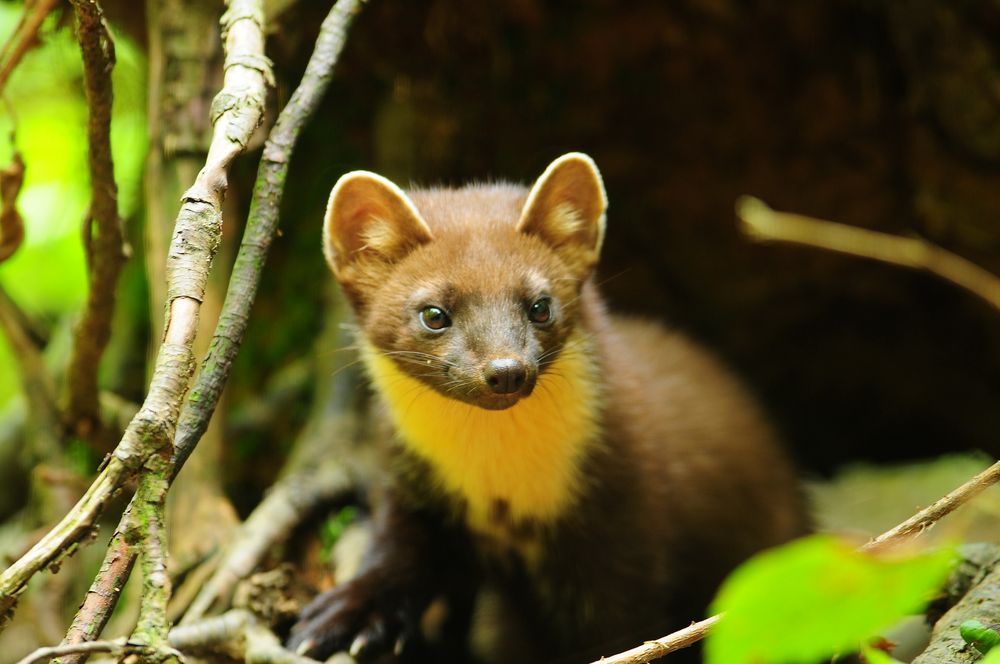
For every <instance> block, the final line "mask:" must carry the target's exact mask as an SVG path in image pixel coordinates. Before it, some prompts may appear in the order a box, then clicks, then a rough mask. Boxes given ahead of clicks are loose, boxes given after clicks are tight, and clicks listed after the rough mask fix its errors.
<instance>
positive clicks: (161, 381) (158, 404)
mask: <svg viewBox="0 0 1000 664" xmlns="http://www.w3.org/2000/svg"><path fill="white" fill-rule="evenodd" d="M262 16H263V8H262V0H231V1H230V4H229V10H228V11H227V12H226V14H225V15H224V16H223V21H222V23H223V29H224V31H225V33H226V40H225V41H226V53H227V55H226V65H225V67H226V74H225V85H224V87H223V89H222V91H221V92H220V93H219V95H218V96H217V97H216V100H215V103H214V104H213V113H212V116H213V121H214V131H213V136H212V145H211V147H210V148H209V154H208V158H207V160H206V164H205V168H204V169H202V171H201V172H200V173H199V175H198V178H197V179H196V181H195V183H194V185H193V186H192V187H191V188H190V189H189V190H188V191H187V192H186V194H185V196H184V198H183V202H182V205H181V210H180V213H179V214H178V216H177V223H176V225H175V231H174V237H173V240H172V241H171V247H170V251H169V253H168V257H167V278H168V301H167V311H168V315H167V321H166V326H165V330H164V333H163V343H162V344H161V346H160V349H159V353H158V357H157V360H156V364H155V367H154V370H153V378H152V381H151V384H150V388H149V393H148V395H147V397H146V400H145V402H144V403H143V405H142V407H141V408H140V410H139V412H138V413H137V414H136V416H135V418H133V419H132V422H131V423H130V424H129V426H128V428H127V429H126V431H125V434H124V436H123V437H122V440H121V442H120V443H119V444H118V447H117V448H116V450H115V451H114V453H113V454H112V455H111V456H110V457H109V458H108V460H107V463H106V465H105V466H104V468H103V469H102V471H101V472H100V474H99V475H98V477H97V479H96V480H95V481H94V483H93V484H92V485H91V487H90V489H89V490H88V491H87V493H86V494H85V495H84V496H83V498H81V499H80V501H79V502H78V503H77V504H76V506H74V508H73V509H72V510H71V511H70V513H69V514H67V515H66V517H64V518H63V520H62V521H61V522H60V523H59V524H58V525H56V526H55V527H54V528H53V529H52V530H51V531H50V532H49V533H48V534H46V535H45V536H44V537H43V538H42V539H41V540H40V541H39V542H38V543H37V544H36V545H35V546H34V547H32V549H31V550H30V551H28V553H26V554H25V555H24V556H22V558H21V559H20V560H18V561H17V562H15V563H14V564H13V565H11V566H10V567H9V568H8V569H7V570H5V571H4V572H3V573H0V623H2V621H3V620H4V618H5V617H6V616H7V615H9V612H10V610H11V609H12V608H13V606H14V604H15V602H16V597H17V595H18V594H19V593H20V592H21V591H22V590H23V589H24V586H25V584H26V583H27V581H28V580H29V579H30V578H31V577H32V576H33V575H34V574H36V573H37V572H38V571H39V570H41V569H43V568H44V567H46V566H47V565H50V564H52V563H53V562H55V561H57V560H58V559H59V558H60V557H61V556H63V555H65V552H66V551H67V549H68V548H69V547H70V546H71V545H72V544H73V543H75V542H80V541H81V540H82V539H83V538H84V536H85V535H87V534H88V533H89V532H91V530H92V529H93V527H94V524H95V523H96V521H97V518H98V517H99V516H100V514H101V513H102V512H103V510H104V508H105V506H106V505H107V503H108V501H109V500H110V499H111V497H112V496H113V495H114V494H115V493H117V492H118V491H120V490H121V489H122V487H123V486H124V484H125V482H126V481H127V480H128V479H129V478H131V477H133V476H134V475H135V474H136V473H137V472H139V470H140V469H141V468H142V467H143V465H144V464H145V463H146V461H147V459H149V457H150V456H151V455H152V454H154V453H156V452H157V451H159V450H163V449H166V448H169V447H170V445H171V442H172V438H173V433H174V428H175V426H176V423H177V418H178V415H179V411H180V405H181V401H182V399H183V398H184V395H185V394H186V392H187V387H188V382H189V381H190V378H191V375H192V373H193V371H194V358H193V357H192V351H191V345H192V343H193V341H194V336H195V333H196V331H197V329H198V313H199V308H200V306H201V300H202V297H203V294H204V291H205V284H206V281H207V278H208V270H209V268H210V266H211V263H212V258H213V256H214V254H215V250H216V248H217V247H218V245H219V241H220V235H221V230H222V228H221V226H222V207H221V206H222V199H223V197H224V196H225V192H226V189H227V184H228V181H227V170H228V168H229V165H230V164H231V163H232V161H233V159H234V158H235V157H236V155H238V154H239V153H240V152H241V151H242V149H243V147H244V146H245V145H246V144H247V142H248V141H249V140H250V134H251V133H252V132H253V130H254V129H255V128H256V127H257V124H258V123H259V122H260V119H261V117H262V115H263V106H264V97H265V91H266V85H267V82H268V81H270V80H271V73H270V63H269V62H268V61H267V59H266V58H265V57H264V55H263V49H264V31H263V25H262V20H263V19H262Z"/></svg>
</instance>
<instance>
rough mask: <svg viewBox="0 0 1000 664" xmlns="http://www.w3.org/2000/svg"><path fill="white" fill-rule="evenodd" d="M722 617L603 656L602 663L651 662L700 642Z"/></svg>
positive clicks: (718, 616) (703, 621) (634, 663)
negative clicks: (621, 651) (615, 653)
mask: <svg viewBox="0 0 1000 664" xmlns="http://www.w3.org/2000/svg"><path fill="white" fill-rule="evenodd" d="M721 617H722V616H721V615H716V616H711V617H710V618H705V619H704V620H702V621H700V622H696V623H692V624H690V625H688V626H687V627H685V628H684V629H679V630H677V631H676V632H674V633H672V634H668V635H666V636H664V637H663V638H660V639H656V640H655V641H646V642H645V643H643V644H642V645H641V646H637V647H635V648H632V649H631V650H626V651H625V652H623V653H618V654H617V655H612V656H611V657H602V658H601V659H600V662H601V664H643V663H644V662H651V661H653V660H654V659H659V658H660V657H663V656H664V655H666V654H669V653H672V652H674V651H675V650H681V649H682V648H687V647H688V646H691V645H694V644H695V643H698V642H699V641H701V640H702V639H703V638H705V635H706V634H708V631H709V630H710V629H712V628H713V627H715V624H716V623H717V622H719V618H721ZM595 664H596V663H595Z"/></svg>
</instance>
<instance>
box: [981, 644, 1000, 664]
mask: <svg viewBox="0 0 1000 664" xmlns="http://www.w3.org/2000/svg"><path fill="white" fill-rule="evenodd" d="M976 664H1000V648H993V649H992V650H990V652H989V653H988V654H987V655H986V656H985V657H983V658H982V659H981V660H979V661H978V662H976Z"/></svg>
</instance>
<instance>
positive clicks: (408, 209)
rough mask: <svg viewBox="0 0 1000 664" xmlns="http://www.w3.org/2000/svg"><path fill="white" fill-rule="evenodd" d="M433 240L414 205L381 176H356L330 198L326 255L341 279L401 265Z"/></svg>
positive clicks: (364, 173) (357, 173)
mask: <svg viewBox="0 0 1000 664" xmlns="http://www.w3.org/2000/svg"><path fill="white" fill-rule="evenodd" d="M432 238H433V236H432V235H431V229H430V228H428V226H427V222H425V221H424V220H423V218H422V217H421V216H420V213H419V212H418V211H417V208H416V207H415V206H414V205H413V202H412V201H410V199H409V198H408V197H407V195H406V194H404V193H403V190H402V189H400V188H399V187H397V186H396V185H395V184H393V183H392V182H390V181H389V180H387V179H385V178H384V177H382V176H381V175H377V174H375V173H369V172H368V171H353V172H351V173H348V174H346V175H344V176H343V177H341V178H340V179H339V180H337V184H336V185H334V187H333V191H332V192H330V203H329V204H328V205H327V208H326V223H325V224H324V225H323V253H324V254H326V260H327V262H328V263H329V264H330V267H331V268H333V271H334V273H335V274H336V275H337V276H338V277H340V278H341V279H349V278H350V276H351V273H352V272H353V271H354V269H355V268H356V267H358V266H360V265H363V264H364V263H367V262H370V261H377V262H382V263H393V262H395V261H398V260H399V259H401V258H403V257H404V256H406V255H407V254H408V253H410V252H411V251H413V250H414V249H416V248H417V247H418V246H420V245H421V244H424V243H425V242H430V241H431V239H432Z"/></svg>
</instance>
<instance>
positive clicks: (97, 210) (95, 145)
mask: <svg viewBox="0 0 1000 664" xmlns="http://www.w3.org/2000/svg"><path fill="white" fill-rule="evenodd" d="M73 9H74V10H75V12H76V18H77V39H78V41H79V42H80V51H81V53H82V54H83V78H84V83H85V88H86V93H87V108H88V110H89V120H88V122H87V138H88V142H89V148H88V152H87V161H88V165H89V168H90V209H89V210H88V212H87V216H86V218H85V219H84V222H83V223H84V233H83V237H84V249H85V250H86V256H87V277H88V282H89V292H88V294H87V304H86V307H85V308H84V311H83V316H82V317H81V318H80V322H79V324H78V325H77V327H76V330H75V332H74V339H73V352H72V353H71V355H70V363H69V370H68V372H67V383H68V389H69V398H68V401H67V406H66V413H65V422H66V425H67V428H68V429H69V430H71V431H73V432H74V433H76V434H77V435H78V436H80V437H82V438H91V437H92V436H93V434H95V433H96V432H97V431H98V430H100V428H101V420H100V417H101V409H100V404H99V402H98V394H99V392H98V387H97V370H98V367H99V366H100V363H101V356H102V355H103V354H104V349H105V348H106V347H107V345H108V341H109V340H110V339H111V317H112V316H113V314H114V310H115V299H116V296H117V293H116V291H117V285H118V275H119V274H121V270H122V266H123V265H124V264H125V259H126V247H125V237H124V231H123V229H122V220H121V218H120V217H119V216H118V187H117V186H116V185H115V173H114V164H113V163H112V160H111V103H112V99H113V93H112V89H111V70H112V69H113V68H114V66H115V44H114V41H113V40H112V38H111V33H110V32H109V31H108V28H107V26H106V25H105V23H104V16H103V12H102V11H101V7H100V5H99V4H98V3H97V0H73ZM95 231H96V236H94V237H92V235H93V234H94V232H95Z"/></svg>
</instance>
